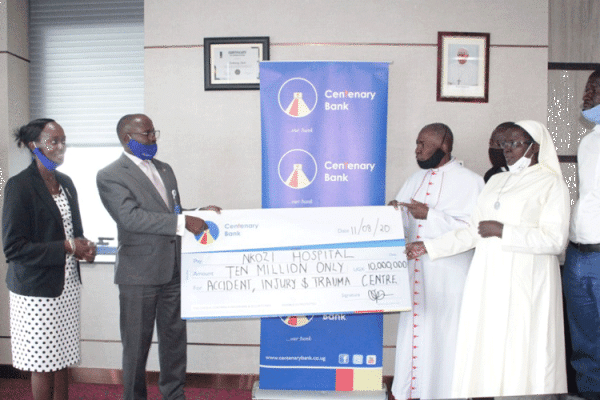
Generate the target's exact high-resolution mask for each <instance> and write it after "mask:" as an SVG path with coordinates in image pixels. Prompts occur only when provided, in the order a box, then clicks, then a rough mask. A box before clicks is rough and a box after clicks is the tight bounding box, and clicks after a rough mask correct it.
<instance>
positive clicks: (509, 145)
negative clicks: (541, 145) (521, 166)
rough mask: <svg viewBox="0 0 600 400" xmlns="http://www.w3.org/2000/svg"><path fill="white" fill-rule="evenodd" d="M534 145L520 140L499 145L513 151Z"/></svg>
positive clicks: (529, 141)
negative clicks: (525, 145) (520, 147)
mask: <svg viewBox="0 0 600 400" xmlns="http://www.w3.org/2000/svg"><path fill="white" fill-rule="evenodd" d="M531 143H533V142H532V141H531V140H518V141H512V142H500V143H498V144H499V145H500V148H502V149H507V148H511V149H516V148H517V147H519V146H523V145H524V144H527V145H529V144H531Z"/></svg>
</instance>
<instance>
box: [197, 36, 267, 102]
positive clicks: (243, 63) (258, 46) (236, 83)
mask: <svg viewBox="0 0 600 400" xmlns="http://www.w3.org/2000/svg"><path fill="white" fill-rule="evenodd" d="M268 59H269V37H268V36H257V37H222V38H204V90H258V89H259V88H260V76H259V64H260V62H261V61H264V60H268Z"/></svg>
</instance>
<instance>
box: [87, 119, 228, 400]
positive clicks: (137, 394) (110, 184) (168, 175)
mask: <svg viewBox="0 0 600 400" xmlns="http://www.w3.org/2000/svg"><path fill="white" fill-rule="evenodd" d="M159 133H160V132H159V131H156V130H155V129H154V125H153V123H152V121H151V120H150V118H148V117H147V116H146V115H143V114H133V115H126V116H124V117H123V118H121V120H120V121H119V123H118V125H117V134H118V136H119V140H120V141H121V144H122V145H123V149H124V151H125V152H124V154H123V155H121V157H120V158H119V159H117V160H116V161H115V162H113V163H112V164H110V165H108V166H107V167H105V168H103V169H102V170H100V171H99V172H98V175H97V177H96V183H97V185H98V191H99V192H100V198H101V199H102V203H103V204H104V207H106V209H107V211H108V213H109V214H110V215H111V217H112V218H113V219H114V220H115V222H116V223H117V229H118V250H117V258H116V264H115V283H116V284H118V285H119V303H120V327H121V340H122V343H123V384H124V398H125V399H128V400H133V399H136V400H137V399H146V397H147V389H146V361H147V359H148V351H149V350H150V345H151V343H152V334H153V329H154V323H155V321H156V329H157V333H158V353H159V363H160V376H159V382H158V384H159V388H160V391H161V393H162V395H163V398H164V399H184V398H185V396H184V390H183V387H184V383H185V373H186V361H187V355H186V347H187V334H186V323H185V321H184V320H182V319H181V309H180V307H181V292H180V272H181V236H182V235H183V232H184V230H185V229H187V230H189V231H190V232H192V233H194V234H200V233H202V232H203V231H204V230H206V229H207V226H206V223H205V222H204V220H202V219H200V218H196V217H192V216H183V215H181V214H180V212H179V210H180V205H179V204H180V203H179V191H178V189H177V180H176V179H175V175H174V174H173V170H172V169H171V167H170V166H169V165H168V164H166V163H163V162H161V161H159V160H156V159H154V154H155V153H156V149H157V146H156V139H157V137H158V136H159ZM205 209H212V210H214V211H217V212H219V211H220V208H218V207H214V206H209V207H207V208H205Z"/></svg>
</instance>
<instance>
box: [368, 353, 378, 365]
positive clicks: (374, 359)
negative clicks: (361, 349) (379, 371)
mask: <svg viewBox="0 0 600 400" xmlns="http://www.w3.org/2000/svg"><path fill="white" fill-rule="evenodd" d="M376 364H377V356H376V355H373V354H370V355H368V356H367V365H376Z"/></svg>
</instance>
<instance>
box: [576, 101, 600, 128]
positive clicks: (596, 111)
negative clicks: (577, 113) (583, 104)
mask: <svg viewBox="0 0 600 400" xmlns="http://www.w3.org/2000/svg"><path fill="white" fill-rule="evenodd" d="M581 115H583V118H585V119H587V120H588V121H590V122H593V123H595V124H600V104H599V105H597V106H596V107H592V108H590V109H588V110H583V111H582V112H581Z"/></svg>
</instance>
